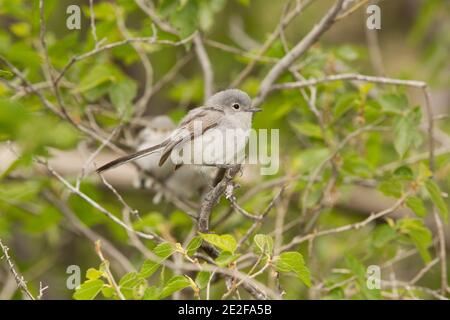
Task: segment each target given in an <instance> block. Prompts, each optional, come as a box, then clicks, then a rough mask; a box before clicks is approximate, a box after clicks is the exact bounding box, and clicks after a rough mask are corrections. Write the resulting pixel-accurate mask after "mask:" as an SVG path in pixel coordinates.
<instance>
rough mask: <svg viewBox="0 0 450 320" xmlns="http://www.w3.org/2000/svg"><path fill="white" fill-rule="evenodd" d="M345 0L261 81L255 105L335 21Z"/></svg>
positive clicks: (337, 3) (331, 10)
mask: <svg viewBox="0 0 450 320" xmlns="http://www.w3.org/2000/svg"><path fill="white" fill-rule="evenodd" d="M343 2H344V0H337V1H336V3H335V4H334V6H333V7H332V8H331V9H330V10H329V11H328V12H327V14H326V15H325V16H324V17H323V18H322V19H321V20H320V22H319V23H318V24H317V25H315V26H314V28H313V29H312V30H311V31H310V32H309V33H308V34H307V35H306V36H305V37H304V38H303V39H302V40H301V41H300V42H299V43H298V44H297V45H296V46H295V47H294V48H292V50H291V51H289V52H288V53H287V54H286V55H285V56H284V57H283V58H282V59H281V60H280V61H278V62H277V63H276V64H275V66H273V68H272V69H270V71H269V73H268V74H267V75H266V76H265V77H264V79H263V80H262V82H261V86H260V89H259V93H258V95H257V96H256V98H255V99H254V101H253V104H254V105H255V106H259V105H261V104H262V102H263V101H264V99H265V98H266V96H267V95H268V94H269V92H270V91H271V87H272V85H273V84H274V83H275V81H276V80H277V79H278V78H279V77H280V76H281V74H282V73H283V72H284V71H285V70H286V69H287V68H289V67H290V66H291V65H292V63H293V62H294V61H295V60H296V59H297V58H298V57H300V56H301V55H303V54H304V53H305V52H306V51H307V50H308V49H309V48H310V47H311V46H312V45H313V44H314V43H315V42H316V41H317V40H318V39H319V38H320V36H321V35H322V34H323V33H324V32H325V31H327V30H328V29H329V28H330V27H331V26H332V25H333V23H334V21H335V18H336V16H337V15H338V14H339V12H340V11H341V8H342V5H343Z"/></svg>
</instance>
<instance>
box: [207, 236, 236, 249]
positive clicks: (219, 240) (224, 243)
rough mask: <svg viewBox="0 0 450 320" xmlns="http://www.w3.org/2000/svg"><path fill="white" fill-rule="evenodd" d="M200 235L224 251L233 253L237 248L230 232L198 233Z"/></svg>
mask: <svg viewBox="0 0 450 320" xmlns="http://www.w3.org/2000/svg"><path fill="white" fill-rule="evenodd" d="M200 237H202V239H203V240H205V241H206V242H209V243H210V244H212V245H214V246H216V247H217V248H219V249H222V250H224V251H229V252H231V253H233V252H234V251H235V250H236V248H237V242H236V239H234V237H233V236H232V235H230V234H224V235H218V234H213V233H200Z"/></svg>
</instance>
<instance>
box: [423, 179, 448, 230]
mask: <svg viewBox="0 0 450 320" xmlns="http://www.w3.org/2000/svg"><path fill="white" fill-rule="evenodd" d="M425 188H426V189H427V191H428V194H429V195H430V198H431V201H433V203H434V204H435V205H436V207H437V208H438V210H439V213H440V214H441V216H442V218H443V219H444V221H445V222H447V221H448V208H447V204H446V203H445V201H444V199H443V198H442V195H441V190H440V189H439V186H438V185H437V184H436V182H434V180H432V179H429V180H427V181H426V182H425Z"/></svg>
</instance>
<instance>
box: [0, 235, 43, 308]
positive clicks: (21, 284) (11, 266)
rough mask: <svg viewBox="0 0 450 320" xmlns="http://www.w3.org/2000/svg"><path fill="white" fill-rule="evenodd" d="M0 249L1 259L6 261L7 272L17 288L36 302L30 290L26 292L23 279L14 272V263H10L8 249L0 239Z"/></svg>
mask: <svg viewBox="0 0 450 320" xmlns="http://www.w3.org/2000/svg"><path fill="white" fill-rule="evenodd" d="M0 248H1V249H2V252H3V256H2V258H5V259H6V262H7V263H8V266H9V270H10V271H11V273H12V275H13V276H14V279H15V280H16V283H17V286H18V287H19V288H20V290H22V292H23V293H24V294H25V295H26V296H27V297H28V298H29V299H30V300H36V299H35V297H34V296H33V295H32V294H31V292H30V290H28V286H27V283H26V281H25V279H24V278H23V277H22V276H21V275H20V274H19V272H17V271H16V269H15V267H14V263H13V262H12V260H11V257H10V256H9V254H8V251H9V248H8V247H7V246H6V245H4V244H3V242H2V240H1V239H0Z"/></svg>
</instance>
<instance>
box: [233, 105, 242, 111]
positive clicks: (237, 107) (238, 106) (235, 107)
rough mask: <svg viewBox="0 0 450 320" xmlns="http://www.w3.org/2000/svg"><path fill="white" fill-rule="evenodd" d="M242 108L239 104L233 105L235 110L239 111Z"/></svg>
mask: <svg viewBox="0 0 450 320" xmlns="http://www.w3.org/2000/svg"><path fill="white" fill-rule="evenodd" d="M240 107H241V106H240V105H239V104H238V103H235V104H233V109H235V110H239V108H240Z"/></svg>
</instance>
